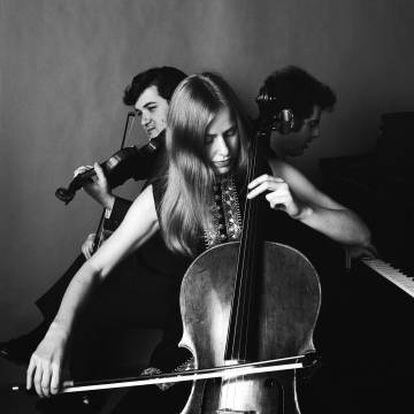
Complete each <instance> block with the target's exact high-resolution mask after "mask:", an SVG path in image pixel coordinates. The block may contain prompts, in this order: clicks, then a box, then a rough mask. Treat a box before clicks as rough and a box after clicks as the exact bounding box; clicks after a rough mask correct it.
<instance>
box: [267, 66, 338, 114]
mask: <svg viewBox="0 0 414 414" xmlns="http://www.w3.org/2000/svg"><path fill="white" fill-rule="evenodd" d="M261 89H265V90H266V92H267V93H268V94H270V95H271V96H273V97H275V98H276V99H277V100H279V102H280V106H281V108H280V109H284V108H288V109H290V110H291V111H292V112H293V115H294V116H295V117H297V118H299V119H302V120H303V119H306V118H308V117H310V116H311V115H312V112H313V108H314V106H319V107H320V108H321V110H323V111H330V110H332V109H333V107H334V106H335V103H336V95H335V93H334V92H333V90H332V89H331V88H330V87H329V86H328V85H325V84H324V83H322V82H320V81H319V80H318V79H316V78H315V77H314V76H312V75H310V74H309V73H308V72H306V71H305V70H303V69H301V68H299V67H297V66H286V67H284V68H282V69H280V70H276V71H274V72H273V73H272V74H271V75H270V76H268V77H267V78H266V79H265V81H264V84H263V86H262V88H261Z"/></svg>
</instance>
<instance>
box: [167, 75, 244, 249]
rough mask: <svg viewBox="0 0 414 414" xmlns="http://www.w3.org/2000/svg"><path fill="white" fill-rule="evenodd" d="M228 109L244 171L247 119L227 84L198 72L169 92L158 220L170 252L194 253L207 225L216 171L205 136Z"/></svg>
mask: <svg viewBox="0 0 414 414" xmlns="http://www.w3.org/2000/svg"><path fill="white" fill-rule="evenodd" d="M226 107H227V108H229V109H230V112H231V114H232V116H233V117H234V119H235V121H236V125H237V130H238V136H239V156H238V161H237V165H236V168H237V170H239V171H240V170H245V169H246V166H247V159H248V132H249V131H248V129H249V120H248V117H247V116H246V115H245V113H244V110H243V108H242V106H241V104H240V102H239V100H238V98H237V97H236V95H235V93H234V92H233V90H232V89H231V87H230V86H229V85H228V84H227V83H226V82H225V81H224V80H223V79H222V78H221V77H220V76H218V75H216V74H212V73H202V74H199V75H192V76H189V77H187V78H186V79H184V80H183V81H182V82H181V83H180V84H179V85H178V87H177V89H176V90H175V92H174V94H173V96H172V99H171V103H170V108H169V113H168V121H167V125H168V126H167V132H166V142H167V151H168V159H169V166H168V175H167V178H166V189H165V193H164V196H163V199H162V202H161V210H160V216H161V217H160V218H161V229H162V231H163V235H164V239H165V242H166V244H167V246H168V247H169V248H170V249H171V250H173V251H176V252H179V253H183V254H186V255H190V256H191V255H194V254H195V253H196V252H195V251H194V248H195V246H196V245H197V237H198V236H199V235H200V230H201V229H205V228H209V227H210V226H211V220H212V219H211V214H210V207H211V200H212V186H213V183H214V180H215V175H214V171H213V169H212V167H211V165H210V163H209V161H208V159H207V157H206V148H205V136H206V131H207V128H208V125H209V124H210V122H211V121H212V120H213V118H214V117H215V116H216V115H217V113H218V112H219V111H220V110H221V109H223V108H226Z"/></svg>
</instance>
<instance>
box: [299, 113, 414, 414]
mask: <svg viewBox="0 0 414 414" xmlns="http://www.w3.org/2000/svg"><path fill="white" fill-rule="evenodd" d="M380 131H381V133H380V136H379V139H378V143H377V147H376V148H375V150H374V151H372V152H371V153H367V154H361V155H357V156H350V157H337V158H329V159H324V160H321V170H322V176H323V179H324V185H323V187H324V190H325V191H326V192H327V193H328V194H330V195H331V196H332V197H333V198H335V199H336V200H338V201H339V202H340V203H342V204H344V205H346V206H348V207H350V208H352V209H353V210H354V211H356V212H357V213H358V214H360V215H361V216H362V217H363V218H364V220H365V221H366V222H367V223H368V225H369V227H370V229H371V231H372V234H373V241H374V244H375V246H376V247H377V248H378V250H379V253H380V256H381V259H363V260H359V261H356V262H355V263H353V264H352V266H351V268H350V269H349V270H347V271H344V272H342V273H340V274H337V275H332V276H333V277H332V279H331V280H321V286H322V310H321V316H320V321H319V322H320V323H319V328H318V329H319V331H318V334H317V335H316V338H315V343H316V348H317V349H318V350H319V351H320V352H321V366H320V368H319V369H318V370H316V371H315V373H314V374H313V376H312V378H311V381H309V383H307V385H305V387H304V388H303V390H304V395H305V404H304V405H303V410H302V412H303V414H307V413H311V414H313V413H318V414H324V413H334V414H342V413H347V414H350V413H352V414H355V413H375V414H382V413H384V414H385V413H394V412H398V413H403V412H404V413H405V412H407V413H408V412H414V401H413V398H412V395H413V394H412V393H413V389H412V388H413V385H414V381H413V377H414V357H413V351H414V339H413V337H414V332H413V331H414V251H413V246H414V243H413V242H412V238H413V236H414V204H413V201H412V200H411V198H413V197H412V195H411V194H409V193H410V192H411V191H412V190H414V187H413V185H412V179H413V174H412V172H411V164H412V161H411V160H412V159H413V158H414V112H403V113H390V114H384V115H382V116H381V128H380ZM410 189H411V191H410ZM306 397H307V399H306Z"/></svg>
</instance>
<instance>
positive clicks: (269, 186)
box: [247, 174, 304, 218]
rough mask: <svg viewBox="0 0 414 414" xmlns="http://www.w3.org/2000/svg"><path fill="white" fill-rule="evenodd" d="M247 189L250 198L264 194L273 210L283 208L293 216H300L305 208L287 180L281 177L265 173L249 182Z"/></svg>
mask: <svg viewBox="0 0 414 414" xmlns="http://www.w3.org/2000/svg"><path fill="white" fill-rule="evenodd" d="M247 189H248V193H247V198H248V199H253V198H255V197H257V196H258V195H260V194H264V195H265V198H266V200H267V201H268V202H269V205H270V208H272V209H273V210H283V211H285V212H286V213H288V214H289V216H291V217H292V218H297V217H299V216H300V215H301V213H302V209H303V208H304V207H303V206H301V204H300V203H299V202H298V200H296V199H295V197H294V196H293V195H292V193H291V191H290V188H289V185H288V184H287V183H286V181H284V180H283V179H282V178H280V177H273V176H272V175H269V174H263V175H261V176H259V177H257V178H255V179H254V180H253V181H252V182H251V183H250V184H248V186H247Z"/></svg>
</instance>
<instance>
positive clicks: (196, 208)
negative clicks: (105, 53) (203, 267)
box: [27, 73, 370, 396]
mask: <svg viewBox="0 0 414 414" xmlns="http://www.w3.org/2000/svg"><path fill="white" fill-rule="evenodd" d="M167 124H168V126H167V151H168V155H169V168H168V174H167V175H166V176H163V177H159V178H158V179H157V180H154V182H153V183H152V185H149V186H148V187H147V188H146V189H145V190H144V191H143V192H142V194H141V195H140V196H139V197H138V198H137V199H136V200H135V202H134V203H133V205H132V207H131V208H130V210H129V211H128V214H127V216H126V217H125V219H124V221H123V222H122V224H121V225H120V227H119V228H118V229H117V230H116V232H115V233H114V234H113V235H112V237H111V238H110V239H109V240H108V241H107V242H106V243H105V244H103V245H102V246H101V247H100V249H99V250H98V251H97V252H96V253H95V254H94V255H93V256H92V257H91V258H90V259H89V260H88V261H87V262H86V263H85V264H84V265H83V266H82V268H81V269H80V270H79V271H78V273H77V274H76V275H75V277H74V278H73V280H72V282H71V283H70V285H69V287H68V289H67V291H66V293H65V295H64V297H63V300H62V303H61V306H60V308H59V311H58V313H57V315H56V317H55V319H54V320H53V322H52V323H51V325H50V328H49V330H48V332H47V333H46V335H45V337H44V338H43V340H42V341H41V342H40V344H39V346H38V347H37V349H36V351H35V352H34V354H33V355H32V357H31V360H30V364H29V367H28V369H27V388H28V389H30V388H32V387H34V388H35V389H36V392H37V393H38V394H39V395H40V396H50V395H51V394H56V393H57V392H58V390H59V384H60V382H61V369H62V364H63V360H64V356H65V352H66V350H67V347H68V341H69V337H70V333H71V331H72V329H73V326H74V324H75V321H76V319H77V318H78V317H79V314H80V312H81V308H82V306H83V305H84V304H85V303H86V301H87V300H88V297H89V296H90V295H91V294H92V292H93V290H94V288H95V286H97V285H98V284H100V283H101V282H102V281H103V280H104V279H105V278H106V277H107V276H108V275H109V274H110V272H111V271H112V269H114V267H115V266H116V264H117V263H118V262H119V261H121V260H122V259H123V258H125V257H126V256H127V255H128V254H130V253H131V252H132V251H134V250H135V249H138V248H139V247H140V246H142V245H143V244H144V243H145V242H146V241H148V240H149V239H150V238H151V237H152V236H153V235H154V234H155V233H156V232H157V231H161V233H162V235H163V238H164V241H165V243H166V245H167V247H168V248H169V249H170V250H172V251H173V252H175V253H177V254H178V255H181V256H182V257H183V260H188V258H189V257H190V258H194V257H195V256H196V255H198V254H199V253H201V252H202V251H203V250H205V249H209V248H211V247H213V246H215V245H217V244H220V243H223V242H225V241H232V240H237V239H238V238H239V237H240V235H241V232H242V215H243V211H241V208H240V207H241V201H242V200H243V198H245V197H246V196H247V198H248V199H253V198H256V197H262V198H264V199H265V200H267V203H266V205H267V209H266V212H265V214H263V215H262V216H261V220H271V219H272V218H271V217H272V214H274V212H275V210H283V211H284V212H285V213H286V214H287V215H288V216H290V218H291V219H293V220H295V221H298V222H301V223H303V224H305V227H309V228H311V229H313V230H316V231H317V232H319V233H321V234H323V235H326V236H328V237H330V238H331V239H333V240H336V241H338V242H342V243H347V244H360V245H367V244H368V243H369V238H370V234H369V231H368V229H367V228H366V226H365V225H364V223H363V222H362V221H361V220H360V219H359V218H358V217H357V216H356V215H355V214H354V213H353V212H352V211H350V210H348V209H346V208H345V207H343V206H341V205H339V204H338V203H336V202H335V201H333V200H332V199H330V198H329V197H328V196H326V195H324V194H323V193H321V192H320V191H319V190H318V189H317V188H315V187H314V186H313V185H312V184H311V183H310V182H309V181H308V180H307V179H306V178H305V177H303V176H302V175H301V174H300V173H299V172H298V171H296V170H295V169H293V167H291V166H289V165H287V164H285V163H281V162H279V161H278V160H268V161H266V162H264V163H263V164H264V165H263V174H260V175H259V176H257V177H256V178H255V179H254V180H252V181H251V182H249V183H246V182H245V181H244V180H245V172H246V168H247V164H248V161H249V140H248V137H249V133H250V130H249V123H248V120H247V117H246V116H245V114H244V111H243V109H242V107H241V105H240V103H239V101H238V99H237V97H236V96H235V94H234V92H233V91H232V90H231V88H230V87H229V86H228V85H227V84H226V82H225V81H224V80H223V79H222V78H220V77H219V76H217V75H214V74H209V73H205V74H201V75H192V76H189V77H188V78H186V79H185V80H184V81H182V82H181V83H180V85H179V86H178V87H177V89H176V91H175V93H174V95H173V98H172V100H171V104H170V109H169V114H168V122H167ZM246 184H247V185H246ZM246 193H247V194H246ZM265 224H266V223H265ZM269 224H270V223H269ZM265 227H266V228H267V229H268V230H271V231H273V230H274V229H272V228H271V227H272V226H267V224H266V225H265ZM137 277H139V275H137Z"/></svg>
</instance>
